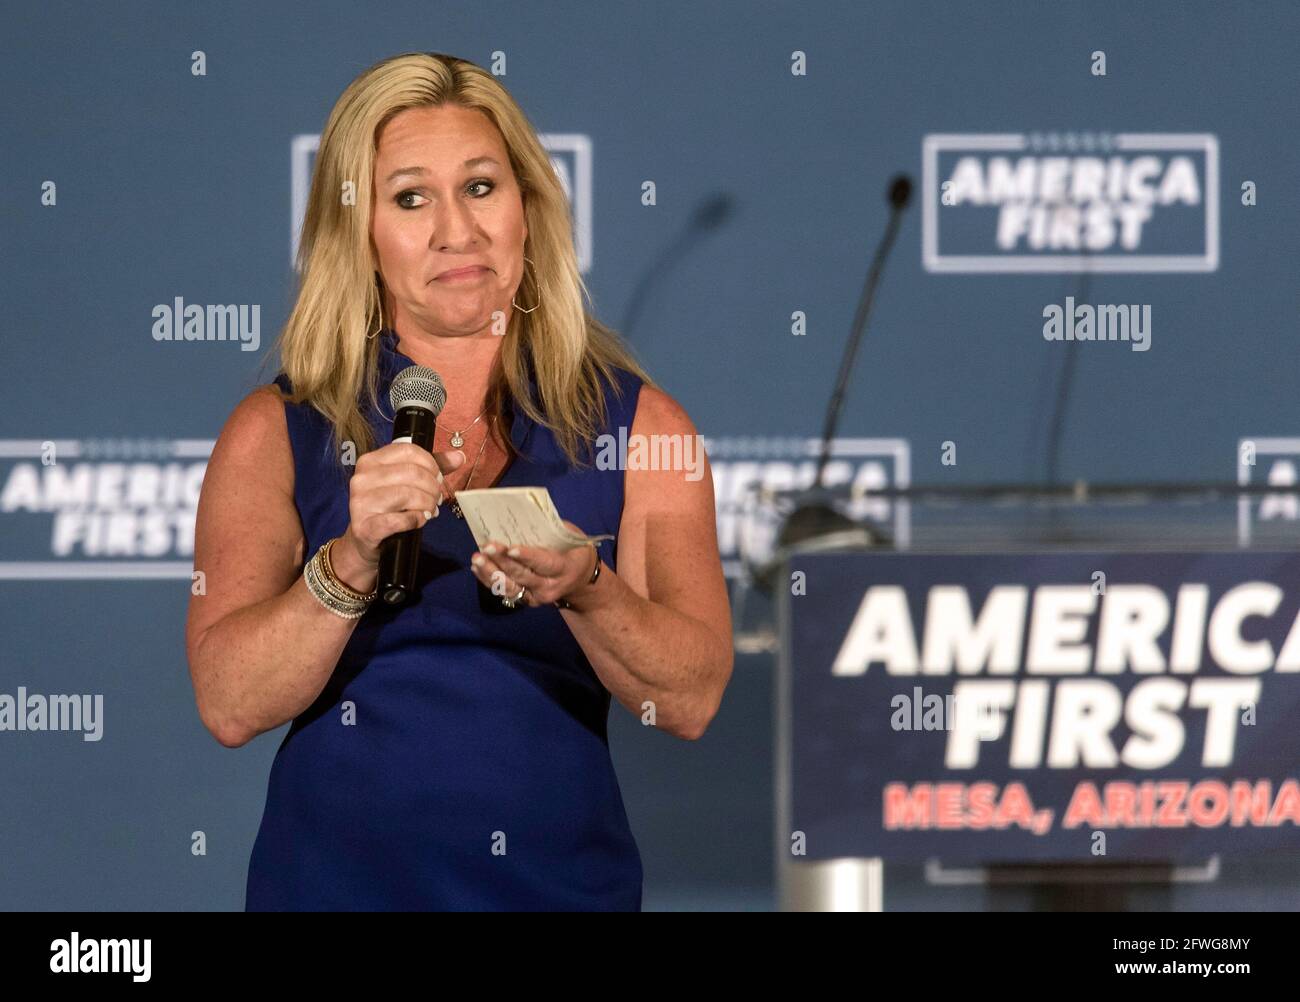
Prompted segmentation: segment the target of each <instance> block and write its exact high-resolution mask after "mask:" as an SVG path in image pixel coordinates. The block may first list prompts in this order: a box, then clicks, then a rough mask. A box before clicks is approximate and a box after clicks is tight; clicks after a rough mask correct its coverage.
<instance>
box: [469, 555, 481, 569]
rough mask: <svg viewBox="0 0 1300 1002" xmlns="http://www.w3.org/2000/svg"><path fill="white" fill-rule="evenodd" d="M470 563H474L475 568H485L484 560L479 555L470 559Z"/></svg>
mask: <svg viewBox="0 0 1300 1002" xmlns="http://www.w3.org/2000/svg"><path fill="white" fill-rule="evenodd" d="M469 562H470V563H472V564H473V565H474V566H475V567H482V566H483V558H482V557H480V556H479V555H478V554H477V553H476V554H474V556H472V557H470V558H469Z"/></svg>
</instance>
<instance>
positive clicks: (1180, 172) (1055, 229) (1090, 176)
mask: <svg viewBox="0 0 1300 1002" xmlns="http://www.w3.org/2000/svg"><path fill="white" fill-rule="evenodd" d="M922 188H923V201H922V207H921V212H922V219H921V226H922V234H921V258H922V262H923V263H924V265H925V268H926V270H927V271H932V272H950V273H980V272H983V273H1015V272H1074V271H1091V272H1134V273H1141V272H1206V271H1215V270H1217V269H1218V267H1219V141H1218V139H1217V137H1215V136H1214V135H1211V134H1209V133H1105V132H1082V133H1080V132H1065V133H1061V132H1048V133H1040V132H1031V133H953V134H947V133H943V134H932V135H927V136H926V137H925V138H924V140H923V141H922Z"/></svg>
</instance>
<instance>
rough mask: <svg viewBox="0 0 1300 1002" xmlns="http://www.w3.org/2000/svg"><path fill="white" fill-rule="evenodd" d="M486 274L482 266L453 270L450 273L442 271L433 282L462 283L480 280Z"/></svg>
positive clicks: (485, 269) (486, 270)
mask: <svg viewBox="0 0 1300 1002" xmlns="http://www.w3.org/2000/svg"><path fill="white" fill-rule="evenodd" d="M487 273H488V269H487V268H484V267H482V266H477V267H473V268H455V269H453V270H452V271H444V272H443V273H442V274H441V275H439V276H438V277H437V278H435V279H434V281H435V282H464V281H469V280H473V279H476V278H482V277H483V276H484V275H486V274H487Z"/></svg>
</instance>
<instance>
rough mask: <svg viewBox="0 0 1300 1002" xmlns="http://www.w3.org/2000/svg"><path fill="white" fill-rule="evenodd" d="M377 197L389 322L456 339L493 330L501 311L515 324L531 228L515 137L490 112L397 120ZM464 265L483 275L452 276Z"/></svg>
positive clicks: (378, 164) (386, 138) (378, 176)
mask: <svg viewBox="0 0 1300 1002" xmlns="http://www.w3.org/2000/svg"><path fill="white" fill-rule="evenodd" d="M393 175H396V176H393ZM374 192H375V203H374V211H373V214H372V223H371V237H372V239H373V240H374V245H375V250H376V251H377V253H378V256H379V274H380V277H381V278H382V279H383V282H384V286H385V288H386V289H387V290H388V292H389V296H390V302H389V303H387V304H385V311H386V312H385V316H384V320H385V323H387V324H388V325H389V326H393V325H394V324H396V323H398V322H404V323H413V324H415V325H416V326H418V327H420V328H422V329H424V330H425V331H427V332H429V333H430V334H435V335H441V336H452V337H456V336H463V335H470V334H478V333H481V332H487V333H490V332H491V328H492V323H493V313H494V312H495V311H497V310H500V311H502V314H503V316H504V318H505V320H509V318H510V313H511V309H512V307H511V305H510V300H511V298H512V297H513V296H514V294H515V291H516V290H517V289H518V288H519V282H520V280H521V279H522V278H523V274H524V240H525V239H526V238H527V236H528V226H527V224H526V223H525V222H524V205H523V198H522V195H521V193H520V190H519V185H518V183H517V182H516V180H515V176H514V172H513V171H512V170H511V169H510V159H509V156H508V155H507V153H506V146H505V141H504V140H503V139H502V138H501V134H500V133H499V132H498V131H497V129H496V127H495V126H494V125H493V124H492V122H491V121H490V120H489V119H488V118H487V116H485V115H484V114H483V113H482V112H479V111H473V110H469V109H466V108H461V107H459V106H456V105H445V106H443V107H441V108H408V109H407V110H406V111H403V112H401V113H400V114H398V115H396V116H394V117H393V119H392V120H391V121H389V122H388V124H387V125H386V126H384V128H383V131H382V132H381V133H380V136H379V146H378V150H377V151H376V157H375V177H374ZM461 269H473V270H472V271H469V272H464V273H462V274H459V275H457V274H447V273H448V272H452V271H459V270H461ZM390 308H395V310H396V314H395V316H394V314H393V313H390V312H387V311H388V310H389V309H390ZM504 329H505V328H504V326H502V327H500V328H498V330H500V331H504Z"/></svg>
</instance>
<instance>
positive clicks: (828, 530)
mask: <svg viewBox="0 0 1300 1002" xmlns="http://www.w3.org/2000/svg"><path fill="white" fill-rule="evenodd" d="M911 194H912V182H911V180H910V179H909V178H908V177H907V176H906V175H904V174H899V175H898V176H897V177H895V178H894V179H893V180H892V181H891V182H890V185H889V205H890V212H889V221H888V224H887V225H886V227H885V233H884V236H883V237H881V239H880V244H879V246H878V247H877V248H876V254H875V257H874V258H873V259H872V262H871V268H870V270H868V272H867V279H866V283H865V284H864V285H863V288H862V295H861V296H860V297H859V298H858V308H857V311H856V312H855V313H854V315H853V328H852V330H851V332H850V334H849V340H848V343H847V344H846V345H845V346H844V357H843V359H842V360H841V361H840V368H839V376H838V378H837V379H836V381H835V389H834V391H833V392H832V393H831V399H830V405H829V406H828V407H827V408H826V421H825V424H824V425H823V428H822V441H821V451H820V454H819V456H818V460H817V472H816V475H815V476H814V477H813V483H812V486H811V487H810V488H808V490H807V491H805V492H804V493H803V495H802V497H801V499H800V501H799V502H798V504H797V505H796V507H795V510H794V511H793V512H791V514H790V516H789V517H788V518H787V519H786V520H785V522H784V523H783V524H782V526H781V530H780V532H779V533H778V534H777V551H776V554H775V555H774V558H773V559H772V560H771V561H769V562H768V563H767V564H766V565H765V566H764V567H762V568H761V569H760V570H759V571H758V572H756V573H755V575H754V578H755V581H756V583H757V584H758V585H759V587H760V588H761V589H762V590H764V591H766V592H769V593H770V592H771V589H772V586H773V584H774V583H775V582H774V578H775V574H776V571H777V568H778V567H779V565H780V563H781V561H782V558H783V556H784V554H785V552H786V551H788V550H790V549H791V548H793V547H794V546H796V545H797V544H799V543H805V542H808V541H809V540H813V539H818V538H820V537H824V536H831V535H834V536H840V535H841V534H848V535H847V536H846V537H845V538H846V541H860V542H861V543H862V545H866V546H877V545H880V544H881V543H887V542H888V541H889V540H888V536H887V535H886V534H885V532H884V530H883V529H880V528H876V527H872V526H870V525H868V524H865V523H863V522H857V521H854V520H853V519H851V518H849V517H848V516H846V515H844V514H842V513H841V512H840V511H839V510H837V509H836V508H835V507H834V505H833V504H832V503H831V501H832V491H831V490H830V489H829V488H828V487H827V486H826V485H825V484H823V483H822V477H823V475H824V473H825V471H826V464H827V462H828V461H829V459H830V453H831V440H832V439H833V438H834V437H835V430H836V428H837V427H838V426H839V421H840V412H841V410H842V409H843V407H844V395H845V390H846V389H847V387H848V383H849V376H850V375H851V373H852V371H853V362H854V359H855V358H856V357H857V353H858V346H859V345H860V344H861V342H862V335H863V333H864V332H865V331H866V327H867V318H868V317H869V316H870V315H871V307H872V304H873V303H874V302H875V298H876V286H877V285H879V283H880V276H881V273H882V272H883V271H884V268H885V261H886V260H887V259H888V257H889V252H890V250H891V249H892V248H893V245H894V240H895V238H896V237H897V236H898V228H899V225H900V224H901V222H902V218H903V210H904V209H905V208H906V207H907V203H908V200H909V199H910V198H911Z"/></svg>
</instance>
